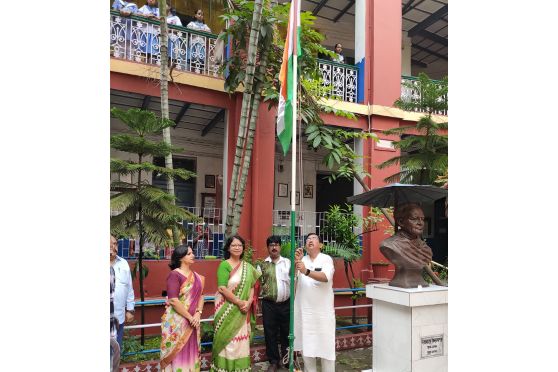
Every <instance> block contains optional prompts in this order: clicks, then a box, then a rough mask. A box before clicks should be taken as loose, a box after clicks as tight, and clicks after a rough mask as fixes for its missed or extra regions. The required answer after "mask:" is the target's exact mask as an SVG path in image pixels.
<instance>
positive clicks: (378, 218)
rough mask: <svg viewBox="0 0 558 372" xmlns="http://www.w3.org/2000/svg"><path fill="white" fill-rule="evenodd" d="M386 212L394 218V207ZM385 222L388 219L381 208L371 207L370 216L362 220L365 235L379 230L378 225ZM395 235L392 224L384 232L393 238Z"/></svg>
mask: <svg viewBox="0 0 558 372" xmlns="http://www.w3.org/2000/svg"><path fill="white" fill-rule="evenodd" d="M386 210H387V212H388V214H389V215H391V216H392V217H393V207H390V208H386ZM385 220H386V217H385V216H384V214H383V213H382V210H381V208H378V207H370V209H369V211H368V216H366V217H364V218H363V219H362V229H363V233H365V232H370V231H376V230H377V229H378V224H379V223H381V222H383V221H385ZM393 233H394V228H393V226H392V225H391V224H390V225H389V226H388V228H387V229H386V230H384V234H385V235H389V236H391V235H393Z"/></svg>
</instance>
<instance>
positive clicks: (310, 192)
mask: <svg viewBox="0 0 558 372" xmlns="http://www.w3.org/2000/svg"><path fill="white" fill-rule="evenodd" d="M302 196H303V197H305V198H310V199H312V198H313V196H314V186H312V185H304V194H302Z"/></svg>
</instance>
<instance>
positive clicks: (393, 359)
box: [366, 284, 448, 372]
mask: <svg viewBox="0 0 558 372" xmlns="http://www.w3.org/2000/svg"><path fill="white" fill-rule="evenodd" d="M366 297H369V298H372V299H373V300H374V301H373V307H372V370H373V371H374V372H447V370H448V288H447V287H441V286H437V285H432V286H430V287H426V288H421V289H418V288H398V287H390V286H389V285H387V284H368V285H367V286H366Z"/></svg>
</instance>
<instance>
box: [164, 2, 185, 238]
mask: <svg viewBox="0 0 558 372" xmlns="http://www.w3.org/2000/svg"><path fill="white" fill-rule="evenodd" d="M159 15H160V17H159V18H160V22H161V26H160V27H161V28H160V30H161V34H160V48H161V77H160V80H161V118H162V119H169V64H168V61H169V51H168V45H169V44H168V40H169V27H168V25H167V3H166V0H161V1H159ZM163 141H164V142H165V143H166V144H168V145H169V146H170V145H171V144H172V141H171V133H170V127H167V128H165V129H163ZM165 167H166V168H170V169H174V168H173V164H172V153H171V154H168V155H166V156H165ZM167 191H168V193H169V194H171V195H172V196H174V195H175V193H174V179H173V178H172V177H171V176H168V177H167ZM173 203H174V202H173ZM178 235H179V234H178V230H177V229H176V228H173V231H172V240H173V243H174V247H175V248H176V247H178V246H179V245H180V239H179V236H178Z"/></svg>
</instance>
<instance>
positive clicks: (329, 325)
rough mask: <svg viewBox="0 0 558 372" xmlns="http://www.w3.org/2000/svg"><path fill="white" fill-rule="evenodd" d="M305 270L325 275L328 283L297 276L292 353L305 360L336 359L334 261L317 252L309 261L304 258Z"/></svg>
mask: <svg viewBox="0 0 558 372" xmlns="http://www.w3.org/2000/svg"><path fill="white" fill-rule="evenodd" d="M302 262H304V265H305V266H306V268H307V269H310V270H312V271H316V269H321V270H318V271H321V272H323V273H325V274H326V277H327V279H328V281H327V282H325V283H324V282H319V281H317V280H314V279H312V278H310V277H307V276H306V275H303V274H300V273H299V274H298V282H297V285H296V295H295V304H294V311H295V312H294V334H295V340H294V350H295V351H302V355H303V356H305V357H318V358H323V359H328V360H335V310H334V308H333V273H334V272H335V269H334V267H333V260H332V259H331V257H330V256H328V255H326V254H323V253H320V254H318V256H317V257H316V258H315V259H314V261H312V260H311V259H310V257H309V256H304V257H303V258H302Z"/></svg>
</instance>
